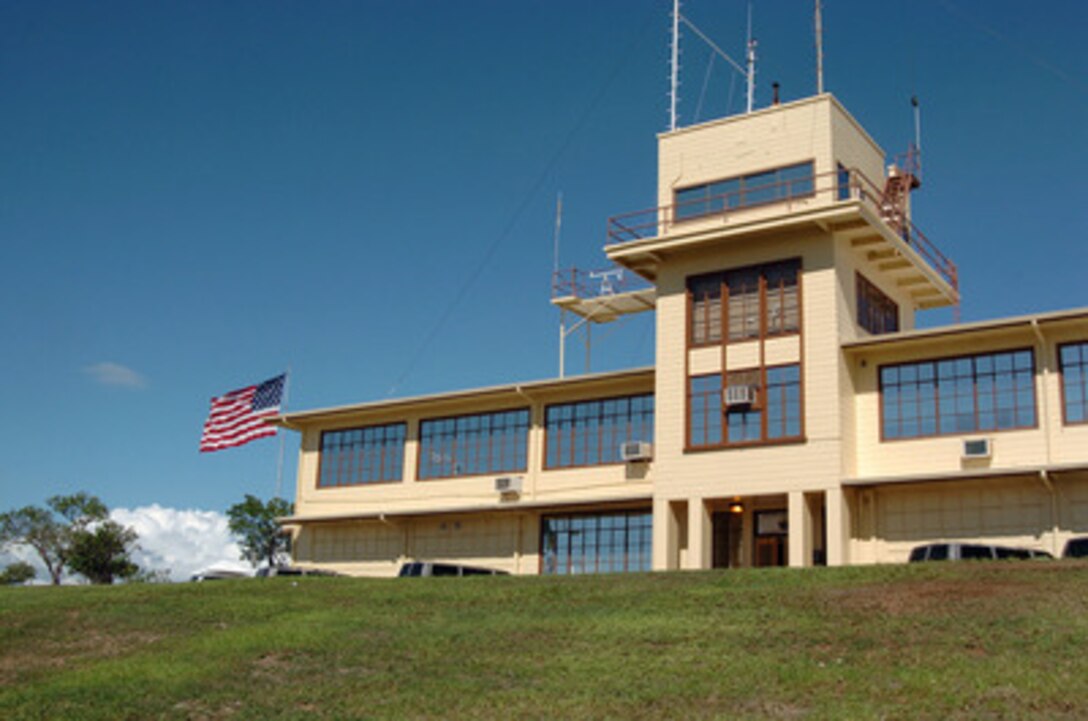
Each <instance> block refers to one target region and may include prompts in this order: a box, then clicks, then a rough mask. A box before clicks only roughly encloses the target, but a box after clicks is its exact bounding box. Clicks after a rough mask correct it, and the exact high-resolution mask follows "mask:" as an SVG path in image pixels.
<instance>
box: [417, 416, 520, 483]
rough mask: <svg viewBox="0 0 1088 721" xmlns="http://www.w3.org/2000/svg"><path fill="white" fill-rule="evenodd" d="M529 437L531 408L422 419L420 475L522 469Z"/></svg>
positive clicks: (426, 477)
mask: <svg viewBox="0 0 1088 721" xmlns="http://www.w3.org/2000/svg"><path fill="white" fill-rule="evenodd" d="M528 439H529V409H528V408H522V409H518V410H514V411H500V412H497V413H480V414H476V415H471V416H458V417H456V418H433V419H428V420H425V421H422V422H421V423H420V424H419V478H420V479H422V480H426V479H429V478H452V477H455V476H474V475H480V474H484V473H502V472H508V471H523V470H525V465H526V452H527V445H528Z"/></svg>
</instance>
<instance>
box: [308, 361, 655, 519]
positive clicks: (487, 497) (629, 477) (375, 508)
mask: <svg viewBox="0 0 1088 721" xmlns="http://www.w3.org/2000/svg"><path fill="white" fill-rule="evenodd" d="M652 390H653V385H652V374H649V373H646V374H641V375H636V376H624V377H621V378H619V379H614V380H604V381H602V382H600V383H596V384H590V385H588V386H587V385H585V384H581V385H578V387H577V388H563V387H559V388H555V389H551V390H549V391H547V392H542V393H540V394H526V396H527V397H525V396H517V395H515V396H513V397H500V398H489V397H486V396H481V397H468V398H458V399H456V400H451V401H448V402H445V401H442V400H441V399H437V400H435V401H432V402H430V403H428V404H425V405H424V406H422V407H419V408H411V409H403V408H400V407H393V408H390V409H388V410H382V409H374V410H370V411H368V412H367V413H365V414H360V415H359V416H356V417H348V418H339V417H338V418H337V420H336V422H335V423H332V422H326V423H321V422H314V423H312V424H310V425H308V426H307V427H306V428H305V429H304V430H303V432H302V443H301V449H302V450H301V453H300V457H299V471H298V485H297V494H296V505H295V513H296V515H299V516H331V515H342V514H360V515H362V514H368V513H371V514H372V513H386V514H396V513H403V512H410V511H426V510H433V509H435V508H442V509H446V508H449V509H455V508H459V507H464V508H478V507H481V506H487V505H495V506H499V505H507V506H508V505H509V504H511V503H513V504H516V503H525V502H533V501H547V502H552V501H554V502H557V503H565V502H585V501H601V500H622V499H625V498H629V497H632V496H635V495H645V494H646V493H648V492H649V489H650V487H651V476H650V469H651V468H652V464H649V465H643V466H629V465H627V464H622V463H621V464H610V465H602V466H587V467H580V468H570V469H557V470H544V468H543V465H544V447H545V442H546V438H545V432H544V427H543V423H544V409H545V407H546V406H547V405H550V404H552V403H562V402H569V401H572V400H582V399H587V400H588V399H595V398H606V397H613V396H622V395H631V394H636V393H645V392H651V391H652ZM517 407H530V409H531V411H530V415H531V423H532V425H531V427H530V431H529V449H528V466H527V468H526V470H525V471H518V472H512V473H492V474H487V475H477V476H466V477H458V478H435V479H429V480H419V479H418V478H417V475H418V474H417V470H416V469H417V456H418V453H419V440H418V438H419V423H420V421H421V420H424V419H427V418H440V417H446V416H451V415H461V414H465V413H478V412H487V411H496V410H509V409H513V408H517ZM391 422H405V423H407V425H408V435H407V440H406V443H405V458H404V477H403V479H402V480H401V481H400V482H393V483H375V484H362V485H357V486H346V487H339V488H319V487H318V486H317V479H318V469H319V465H320V448H319V444H320V438H321V432H322V431H323V430H330V429H334V428H355V427H360V426H366V425H379V424H383V423H391ZM647 440H650V439H647ZM503 475H515V476H520V477H521V478H522V479H523V491H522V494H521V496H520V500H519V501H501V502H500V500H499V496H498V494H496V493H495V491H494V479H495V478H496V477H497V476H503Z"/></svg>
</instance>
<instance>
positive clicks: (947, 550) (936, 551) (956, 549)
mask: <svg viewBox="0 0 1088 721" xmlns="http://www.w3.org/2000/svg"><path fill="white" fill-rule="evenodd" d="M1053 557H1054V556H1052V555H1050V554H1049V553H1047V552H1046V551H1039V550H1036V549H1034V548H1013V547H1010V546H994V545H989V544H984V543H927V544H926V545H924V546H915V547H914V548H913V549H911V552H910V562H911V563H917V562H919V561H969V560H988V559H1003V558H1020V559H1029V558H1053Z"/></svg>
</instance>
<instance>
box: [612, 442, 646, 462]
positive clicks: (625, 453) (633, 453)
mask: <svg viewBox="0 0 1088 721" xmlns="http://www.w3.org/2000/svg"><path fill="white" fill-rule="evenodd" d="M651 458H653V446H651V445H650V444H649V443H647V442H646V441H625V442H624V443H621V444H620V460H623V461H627V462H630V461H648V460H650V459H651Z"/></svg>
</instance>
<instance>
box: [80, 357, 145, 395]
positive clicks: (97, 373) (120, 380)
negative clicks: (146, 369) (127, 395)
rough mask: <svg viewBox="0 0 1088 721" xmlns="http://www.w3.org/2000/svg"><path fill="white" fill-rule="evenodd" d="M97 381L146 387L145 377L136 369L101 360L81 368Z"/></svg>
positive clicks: (105, 383)
mask: <svg viewBox="0 0 1088 721" xmlns="http://www.w3.org/2000/svg"><path fill="white" fill-rule="evenodd" d="M83 370H84V372H85V373H87V374H88V375H90V376H91V377H92V378H94V379H95V381H97V382H98V383H100V384H102V385H104V386H120V387H122V388H134V389H140V388H146V387H147V379H146V378H144V377H143V376H142V375H140V374H139V373H137V372H136V371H134V370H132V369H131V368H128V367H127V366H123V365H121V364H120V363H113V362H111V361H102V362H101V363H95V364H94V365H92V366H87V367H86V368H84V369H83Z"/></svg>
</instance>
